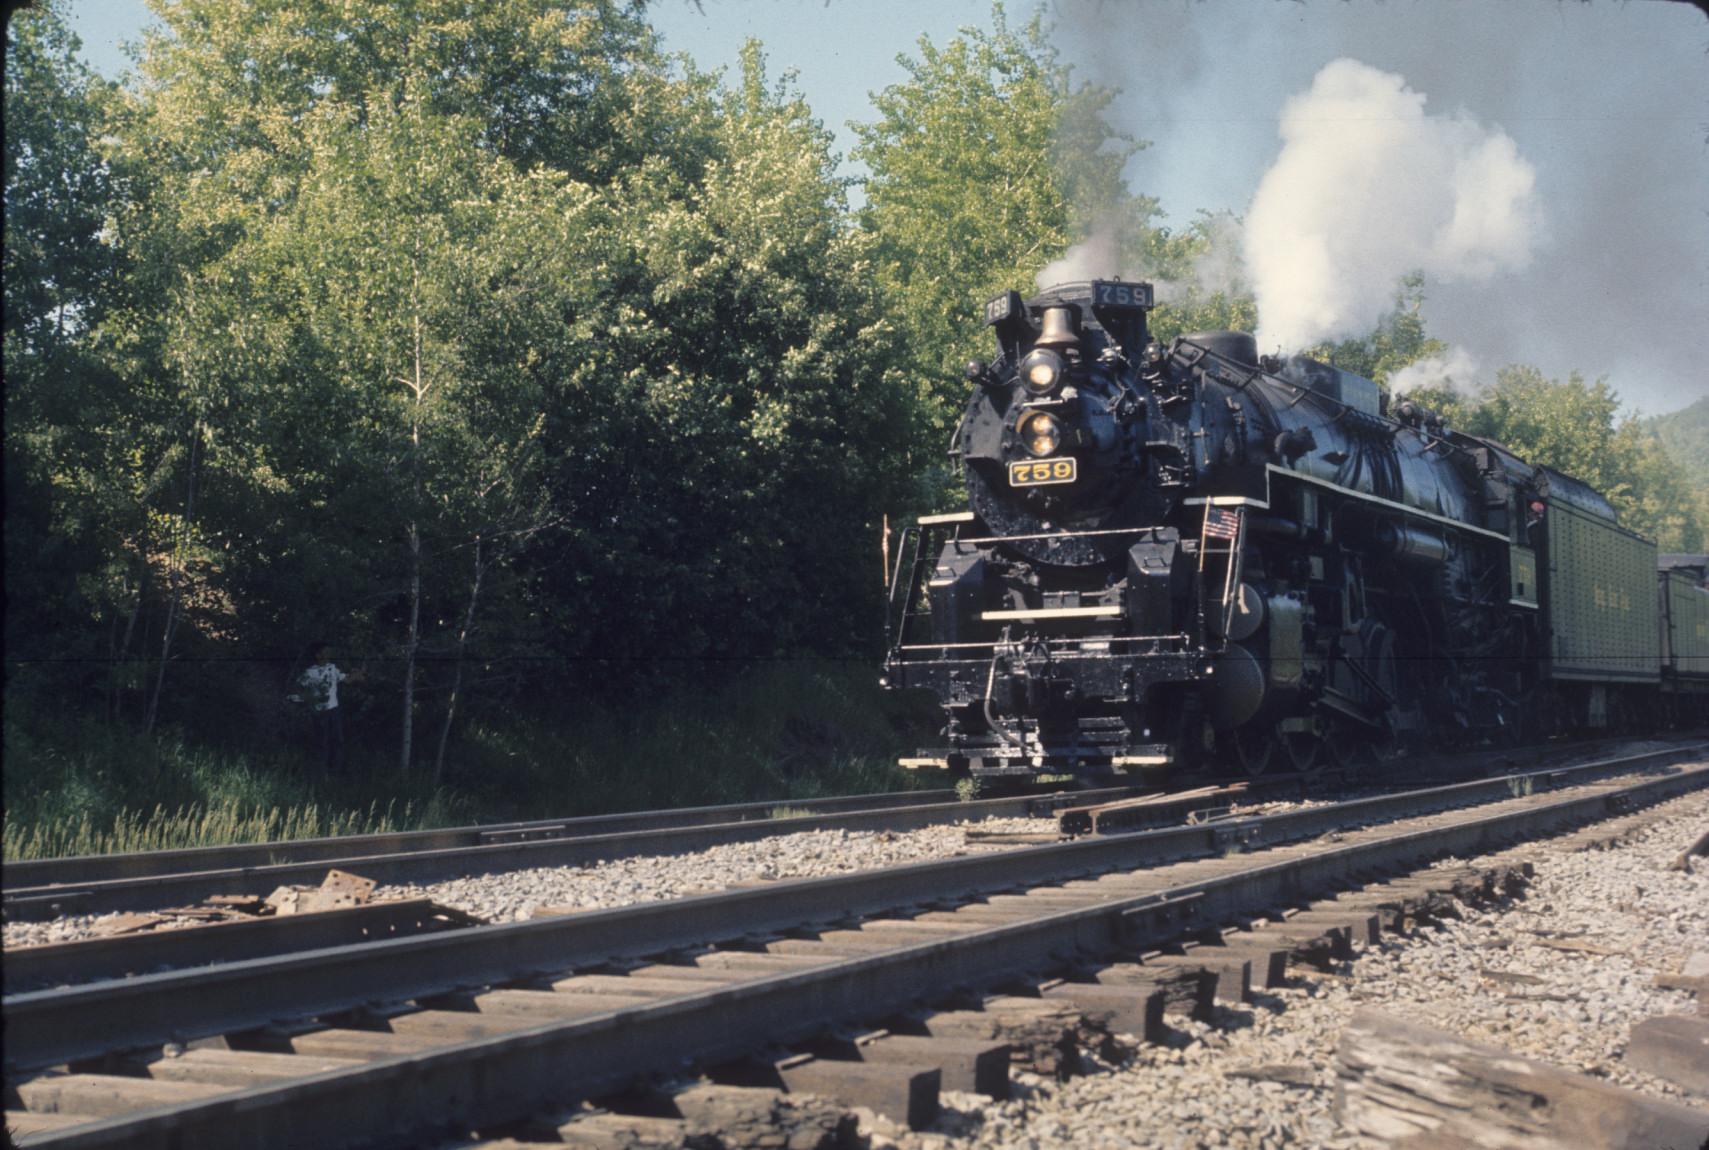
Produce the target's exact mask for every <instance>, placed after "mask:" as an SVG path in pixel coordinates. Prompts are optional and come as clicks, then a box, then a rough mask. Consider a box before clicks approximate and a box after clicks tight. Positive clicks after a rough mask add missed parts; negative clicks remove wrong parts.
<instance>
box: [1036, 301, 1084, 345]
mask: <svg viewBox="0 0 1709 1150" xmlns="http://www.w3.org/2000/svg"><path fill="white" fill-rule="evenodd" d="M1043 329H1044V330H1043V331H1041V332H1040V333H1039V337H1038V338H1037V339H1036V340H1034V341H1033V346H1034V347H1074V346H1076V345H1078V344H1079V342H1080V310H1079V309H1078V308H1074V307H1069V306H1067V305H1065V304H1056V305H1054V306H1052V307H1047V308H1045V309H1044V317H1043Z"/></svg>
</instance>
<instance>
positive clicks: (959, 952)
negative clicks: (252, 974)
mask: <svg viewBox="0 0 1709 1150" xmlns="http://www.w3.org/2000/svg"><path fill="white" fill-rule="evenodd" d="M1706 783H1709V767H1702V766H1700V767H1698V768H1696V769H1695V770H1692V771H1688V772H1682V773H1675V774H1671V775H1666V776H1663V777H1660V778H1655V779H1651V780H1648V781H1644V782H1639V783H1636V784H1633V785H1628V786H1621V787H1615V788H1606V789H1603V788H1598V789H1594V790H1592V791H1591V793H1588V794H1581V795H1574V796H1570V797H1565V798H1559V799H1555V800H1553V801H1542V802H1532V801H1530V800H1528V799H1521V800H1519V801H1521V802H1524V803H1525V804H1526V805H1524V806H1521V807H1519V808H1518V809H1514V810H1507V811H1503V812H1500V813H1497V814H1491V815H1485V816H1482V817H1471V818H1467V819H1463V820H1460V821H1458V822H1455V823H1451V824H1448V825H1436V826H1429V827H1425V828H1422V829H1411V830H1405V831H1401V832H1399V833H1396V834H1393V835H1387V836H1383V835H1378V836H1374V837H1373V838H1372V839H1371V840H1370V841H1365V842H1359V843H1355V844H1352V845H1341V846H1337V845H1330V844H1326V845H1325V846H1324V848H1323V849H1322V850H1318V851H1315V852H1312V853H1309V854H1306V855H1303V856H1296V857H1290V858H1286V859H1282V860H1267V859H1264V858H1261V857H1258V858H1254V859H1253V865H1252V866H1251V867H1250V868H1247V869H1244V870H1241V871H1238V872H1235V873H1231V874H1225V875H1221V876H1217V877H1211V878H1206V879H1201V880H1199V881H1189V882H1186V883H1182V884H1180V885H1176V886H1173V887H1166V888H1164V889H1162V890H1158V891H1153V892H1148V893H1144V894H1138V895H1132V896H1128V897H1117V898H1114V899H1110V900H1106V901H1102V902H1098V903H1094V904H1091V905H1088V906H1084V907H1077V908H1073V909H1068V910H1061V911H1057V912H1055V913H1047V914H1044V915H1042V916H1040V917H1037V918H1032V919H1027V920H1023V921H1021V922H1016V923H1008V924H1003V925H998V926H990V927H986V928H984V929H976V930H973V931H971V932H969V933H967V934H964V935H960V936H956V937H950V938H946V939H944V940H942V941H933V942H927V943H917V944H914V945H904V946H901V947H898V948H895V949H892V950H888V951H884V952H881V953H876V954H871V955H866V956H861V957H855V958H848V959H843V960H838V961H833V962H828V963H827V964H825V965H823V966H818V967H814V968H809V969H804V970H801V971H799V972H794V973H789V974H784V975H778V976H773V977H769V978H762V979H757V980H754V981H749V982H743V983H737V984H733V985H728V986H724V987H721V988H719V989H716V990H713V991H710V992H705V993H697V994H689V995H684V996H678V997H675V998H671V999H666V1000H663V1001H659V1002H656V1003H648V1004H645V1005H640V1006H628V1007H625V1008H620V1009H615V1010H611V1011H608V1012H606V1013H603V1014H600V1015H596V1016H591V1017H584V1018H579V1019H576V1020H573V1021H557V1022H551V1023H546V1024H542V1025H538V1026H535V1027H532V1028H530V1029H527V1030H521V1031H516V1032H511V1033H506V1034H502V1035H498V1036H493V1037H488V1038H483V1039H479V1040H475V1041H470V1042H465V1043H461V1044H458V1045H455V1046H448V1047H443V1048H439V1049H435V1050H431V1051H427V1052H424V1053H420V1054H411V1055H401V1056H397V1057H392V1058H386V1059H382V1060H378V1061H375V1062H371V1063H368V1064H366V1065H363V1066H361V1067H357V1068H353V1069H348V1070H336V1071H328V1072H326V1073H322V1074H318V1075H314V1076H312V1077H305V1078H301V1079H295V1080H292V1081H289V1082H285V1083H281V1084H275V1085H267V1086H259V1087H252V1088H249V1089H241V1090H234V1091H232V1092H229V1093H225V1094H222V1095H220V1096H218V1097H215V1098H212V1099H209V1100H204V1101H198V1102H192V1103H186V1104H179V1105H174V1106H163V1107H158V1108H155V1109H152V1110H149V1111H144V1112H139V1113H134V1114H130V1115H124V1116H120V1117H114V1118H109V1119H106V1120H102V1121H97V1122H92V1123H88V1124H85V1125H81V1126H78V1127H75V1128H71V1129H67V1130H65V1131H62V1132H56V1133H51V1134H47V1135H44V1136H41V1137H40V1139H39V1142H38V1143H37V1144H40V1145H43V1146H54V1147H65V1148H77V1150H95V1148H102V1147H114V1146H126V1147H138V1148H153V1147H160V1148H163V1150H164V1148H167V1147H174V1148H176V1147H182V1146H192V1145H193V1146H197V1147H204V1148H207V1150H221V1148H225V1147H233V1148H236V1147H246V1148H247V1147H263V1148H281V1150H282V1148H286V1147H310V1146H313V1147H337V1146H349V1145H357V1144H363V1145H368V1144H374V1143H385V1144H393V1145H398V1144H417V1143H418V1142H419V1141H420V1140H421V1139H424V1138H430V1137H433V1136H434V1135H435V1134H437V1133H440V1132H443V1131H445V1130H447V1129H448V1128H452V1127H461V1128H464V1129H467V1128H470V1127H480V1126H482V1125H492V1124H498V1123H502V1122H506V1121H515V1120H518V1119H521V1118H523V1117H525V1116H527V1115H528V1114H530V1113H535V1112H538V1111H539V1110H540V1109H542V1108H544V1107H547V1106H563V1105H568V1104H572V1103H574V1102H576V1101H579V1100H582V1099H586V1098H589V1097H597V1096H598V1095H600V1094H602V1093H607V1092H610V1091H613V1090H616V1089H620V1088H622V1087H624V1086H626V1085H627V1084H628V1083H630V1082H631V1081H633V1080H634V1079H635V1078H636V1077H637V1076H639V1075H643V1074H648V1073H657V1072H659V1071H662V1070H674V1069H677V1068H678V1067H680V1066H681V1065H683V1064H685V1063H687V1062H691V1061H698V1062H716V1061H719V1060H724V1059H729V1058H734V1057H738V1056H740V1055H743V1054H746V1053H749V1052H751V1051H753V1050H754V1049H756V1048H759V1047H762V1046H764V1045H766V1044H769V1043H776V1042H791V1041H801V1040H805V1039H808V1038H811V1037H813V1036H814V1035H815V1034H817V1033H820V1032H822V1031H823V1029H824V1028H825V1027H827V1026H829V1025H834V1024H840V1023H849V1022H856V1021H862V1020H870V1019H873V1018H879V1017H883V1016H884V1015H886V1014H889V1013H894V1012H898V1011H903V1010H907V1009H909V1008H911V1007H914V1006H916V1005H917V1004H919V1003H920V1002H922V1001H928V1000H931V999H934V998H940V999H941V998H942V997H943V996H946V995H948V994H950V993H951V992H953V991H955V990H957V989H960V988H964V987H982V988H983V987H992V986H995V985H998V984H1001V983H1002V982H1003V981H1005V980H1007V979H1011V978H1015V977H1019V976H1022V975H1027V974H1031V973H1036V972H1039V971H1041V970H1047V969H1051V968H1053V967H1056V966H1059V965H1060V964H1061V963H1063V962H1064V961H1066V960H1071V959H1073V958H1076V957H1083V956H1086V955H1100V956H1107V955H1110V954H1112V953H1115V952H1118V951H1120V950H1122V949H1124V948H1128V949H1131V948H1136V947H1147V946H1157V945H1161V944H1163V943H1165V942H1168V941H1170V940H1172V939H1174V938H1176V937H1178V936H1179V935H1180V934H1181V933H1182V932H1183V930H1185V929H1190V928H1193V927H1195V926H1197V927H1203V926H1205V925H1209V924H1213V923H1215V922H1217V921H1227V920H1230V919H1234V918H1238V917H1241V916H1244V915H1250V914H1253V913H1258V912H1261V911H1263V910H1265V909H1268V908H1270V907H1273V906H1276V905H1280V904H1285V903H1288V902H1291V901H1295V900H1299V899H1303V898H1310V897H1314V896H1318V895H1320V894H1321V893H1322V892H1324V891H1326V890H1332V889H1336V888H1338V887H1345V886H1347V885H1356V884H1358V883H1360V882H1362V881H1364V880H1367V879H1368V878H1369V877H1370V876H1371V875H1372V874H1374V873H1392V872H1394V871H1400V870H1410V869H1416V868H1417V867H1419V866H1421V865H1424V864H1426V863H1428V862H1430V861H1432V860H1434V859H1436V858H1439V857H1442V856H1444V855H1458V856H1472V855H1477V854H1482V853H1487V852H1489V851H1492V850H1498V849H1503V848H1505V847H1507V846H1509V845H1510V844H1511V843H1512V842H1513V841H1514V840H1515V839H1519V838H1529V837H1539V836H1542V835H1547V834H1552V833H1557V832H1559V831H1563V830H1566V829H1568V828H1571V827H1574V826H1577V825H1580V824H1582V823H1584V822H1588V821H1592V820H1595V819H1599V818H1604V817H1607V816H1609V815H1611V814H1617V813H1623V812H1624V811H1626V810H1629V809H1631V808H1633V807H1635V806H1638V805H1643V804H1647V803H1650V802H1655V801H1660V800H1662V799H1665V798H1668V797H1672V796H1673V795H1677V794H1681V793H1684V792H1686V791H1688V790H1691V789H1694V788H1696V787H1700V786H1703V785H1705V784H1706Z"/></svg>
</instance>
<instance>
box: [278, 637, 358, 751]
mask: <svg viewBox="0 0 1709 1150" xmlns="http://www.w3.org/2000/svg"><path fill="white" fill-rule="evenodd" d="M349 677H350V676H349V675H346V674H345V673H344V672H343V671H340V670H339V669H338V667H337V666H336V665H334V664H333V661H332V647H331V645H330V644H327V643H317V644H315V647H314V666H312V667H310V668H309V669H308V670H306V671H304V672H303V673H302V676H301V677H300V678H299V679H298V680H297V685H298V686H300V687H301V688H302V689H303V693H302V694H301V695H292V696H291V698H292V699H293V700H294V701H300V702H304V703H307V704H308V706H309V714H310V715H311V717H312V718H313V719H314V725H315V739H316V743H317V745H318V746H319V748H320V765H321V770H322V771H325V772H329V773H335V772H337V771H338V770H339V769H341V768H342V767H343V766H344V712H343V711H342V710H340V709H339V706H338V684H340V683H342V682H343V681H344V680H346V679H348V678H349Z"/></svg>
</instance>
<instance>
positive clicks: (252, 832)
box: [5, 798, 422, 862]
mask: <svg viewBox="0 0 1709 1150" xmlns="http://www.w3.org/2000/svg"><path fill="white" fill-rule="evenodd" d="M421 822H422V820H420V819H419V818H418V817H417V814H416V811H415V809H414V807H413V806H412V805H411V804H409V803H405V804H404V805H403V807H402V809H401V810H400V809H396V808H395V807H394V806H393V805H391V804H388V805H387V807H386V808H385V809H384V810H382V809H380V808H379V805H378V804H377V803H375V804H371V805H370V806H369V807H368V809H367V810H360V811H346V810H335V809H331V808H323V807H321V806H319V805H318V804H315V803H307V804H304V805H300V806H292V807H285V808H278V807H274V808H271V809H268V810H257V809H254V808H251V807H248V806H245V805H244V804H242V803H241V802H239V801H237V800H235V799H229V798H228V799H226V800H224V801H222V802H220V803H219V804H217V805H215V806H211V807H209V806H203V805H201V804H195V805H191V806H188V807H179V808H177V809H175V810H168V809H166V808H165V807H163V806H156V807H155V808H154V809H153V810H151V811H147V812H143V811H138V810H133V809H131V808H129V807H125V808H121V809H120V810H119V812H118V813H117V814H116V815H114V816H113V818H112V821H111V822H106V823H97V822H96V821H95V816H94V815H93V814H92V813H91V812H90V811H87V810H85V811H82V812H81V813H79V814H77V815H76V816H75V818H69V817H68V818H61V819H50V820H47V821H39V820H38V821H31V822H24V821H14V820H13V817H12V812H11V811H10V810H8V811H7V812H6V820H5V827H6V840H5V858H6V861H7V862H19V861H23V860H26V859H44V858H60V857H63V856H66V855H97V854H120V853H126V852H130V851H156V850H176V849H180V848H184V847H211V846H224V845H226V844H229V843H265V842H280V841H286V840H291V839H313V838H325V837H329V836H333V835H361V834H383V833H385V832H387V831H395V830H408V829H415V828H416V827H418V826H420V825H421Z"/></svg>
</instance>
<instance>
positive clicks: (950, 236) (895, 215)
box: [853, 5, 1156, 450]
mask: <svg viewBox="0 0 1709 1150" xmlns="http://www.w3.org/2000/svg"><path fill="white" fill-rule="evenodd" d="M899 62H900V63H901V65H902V67H903V68H904V69H906V70H907V72H908V79H907V80H904V81H903V82H901V83H899V84H893V85H891V86H890V87H888V88H886V89H884V90H883V91H882V92H878V93H876V94H874V96H873V106H874V108H875V110H876V111H877V113H878V118H877V119H876V120H874V121H872V122H870V123H866V124H855V125H853V128H854V130H855V133H856V135H857V136H858V137H859V139H860V145H859V146H858V147H857V148H856V149H855V152H854V155H855V158H856V159H858V160H861V161H864V162H865V164H866V166H867V168H868V170H869V172H870V175H869V176H868V178H867V180H866V183H865V192H866V206H865V208H864V209H863V210H862V212H861V214H860V219H861V225H862V227H863V228H864V229H865V230H866V231H867V232H868V234H870V235H871V237H872V240H873V270H874V274H875V277H876V279H877V283H878V286H879V288H880V290H881V292H882V293H883V295H884V297H885V298H886V300H887V301H889V304H890V307H891V308H892V310H893V313H894V314H895V316H896V323H897V326H898V329H899V330H900V332H901V334H902V336H903V340H904V347H905V351H906V363H907V368H908V370H909V372H910V373H911V374H912V376H913V379H914V382H915V385H916V386H917V387H918V388H919V390H920V393H921V395H922V397H923V399H924V400H925V402H926V404H927V406H928V410H929V411H930V412H931V413H932V417H933V421H934V425H935V427H934V430H935V431H936V432H937V433H939V434H940V435H941V434H943V433H946V432H947V429H948V428H949V427H950V426H952V425H953V423H954V422H955V420H957V419H959V418H960V415H961V409H962V407H963V406H964V403H965V400H966V395H965V392H964V388H965V384H964V382H963V376H962V370H961V369H962V365H963V364H965V363H966V362H967V361H968V360H969V359H972V358H975V357H978V356H982V355H988V354H989V352H988V351H987V349H986V347H985V344H984V333H983V329H982V328H981V327H980V324H979V320H980V315H979V312H978V305H979V304H980V303H981V302H982V301H984V300H985V299H986V298H988V297H990V296H992V295H995V294H997V293H998V292H1000V291H1005V290H1008V289H1009V288H1012V287H1015V286H1017V285H1023V284H1030V283H1031V282H1032V280H1033V277H1034V275H1035V274H1036V273H1037V272H1038V271H1039V270H1040V269H1041V268H1043V267H1044V265H1045V264H1047V263H1048V262H1050V261H1051V260H1053V259H1056V258H1058V257H1059V256H1061V255H1062V254H1063V252H1064V251H1066V250H1067V248H1068V247H1069V245H1071V244H1073V243H1075V242H1076V241H1078V240H1081V239H1083V238H1085V237H1086V236H1087V235H1089V234H1091V233H1092V232H1094V231H1098V232H1101V233H1105V234H1107V235H1109V236H1112V237H1115V238H1116V240H1117V242H1118V243H1123V242H1125V243H1129V244H1132V243H1136V242H1142V241H1143V238H1144V236H1145V235H1146V232H1147V223H1148V221H1149V219H1150V217H1151V215H1152V214H1153V212H1154V211H1155V210H1156V203H1155V201H1153V200H1150V199H1148V198H1146V197H1143V196H1138V195H1135V194H1134V193H1133V192H1131V191H1130V190H1129V189H1128V188H1127V185H1126V184H1125V183H1124V182H1123V181H1122V178H1121V172H1122V168H1123V166H1124V165H1125V164H1126V162H1127V160H1128V158H1129V157H1130V156H1131V155H1132V154H1133V153H1134V152H1135V151H1137V150H1138V149H1139V148H1140V147H1143V145H1142V144H1140V143H1138V142H1136V141H1134V140H1132V139H1130V138H1128V137H1126V136H1123V135H1121V134H1119V133H1116V132H1114V131H1112V130H1111V129H1110V128H1109V126H1108V125H1107V123H1106V122H1105V120H1104V118H1103V115H1102V113H1103V110H1104V108H1105V107H1107V106H1108V104H1109V102H1110V101H1111V100H1112V99H1113V98H1114V96H1115V93H1114V92H1112V91H1111V90H1109V89H1107V88H1102V87H1098V86H1095V85H1091V84H1076V83H1075V82H1074V80H1073V76H1072V73H1071V69H1070V66H1069V64H1068V63H1066V62H1064V61H1063V60H1062V59H1061V58H1060V57H1059V56H1058V54H1057V52H1056V50H1055V48H1054V47H1052V46H1051V44H1050V43H1049V41H1048V39H1047V37H1046V32H1045V28H1044V24H1043V18H1042V16H1039V15H1035V16H1034V17H1033V19H1032V20H1030V21H1029V22H1028V23H1027V24H1026V25H1024V26H1023V27H1021V28H1019V29H1014V28H1011V27H1010V26H1009V23H1008V20H1007V18H1006V16H1005V14H1004V11H1003V8H1002V6H1001V5H997V6H996V7H995V8H994V9H993V11H992V17H991V27H990V29H989V30H985V29H979V28H964V29H962V30H961V33H960V35H958V36H957V37H955V38H954V39H952V40H951V41H950V42H949V43H948V44H945V45H943V46H942V47H939V46H937V45H934V44H932V43H931V41H930V40H928V39H926V38H924V37H922V38H921V40H920V43H919V57H918V58H917V59H911V58H907V57H903V58H901V59H900V61H899ZM1123 254H1124V253H1121V252H1120V251H1117V252H1116V253H1115V256H1116V258H1117V260H1118V261H1121V262H1125V261H1122V256H1123ZM938 442H941V440H935V437H934V442H933V444H932V447H933V449H934V450H935V448H936V447H937V443H938Z"/></svg>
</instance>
